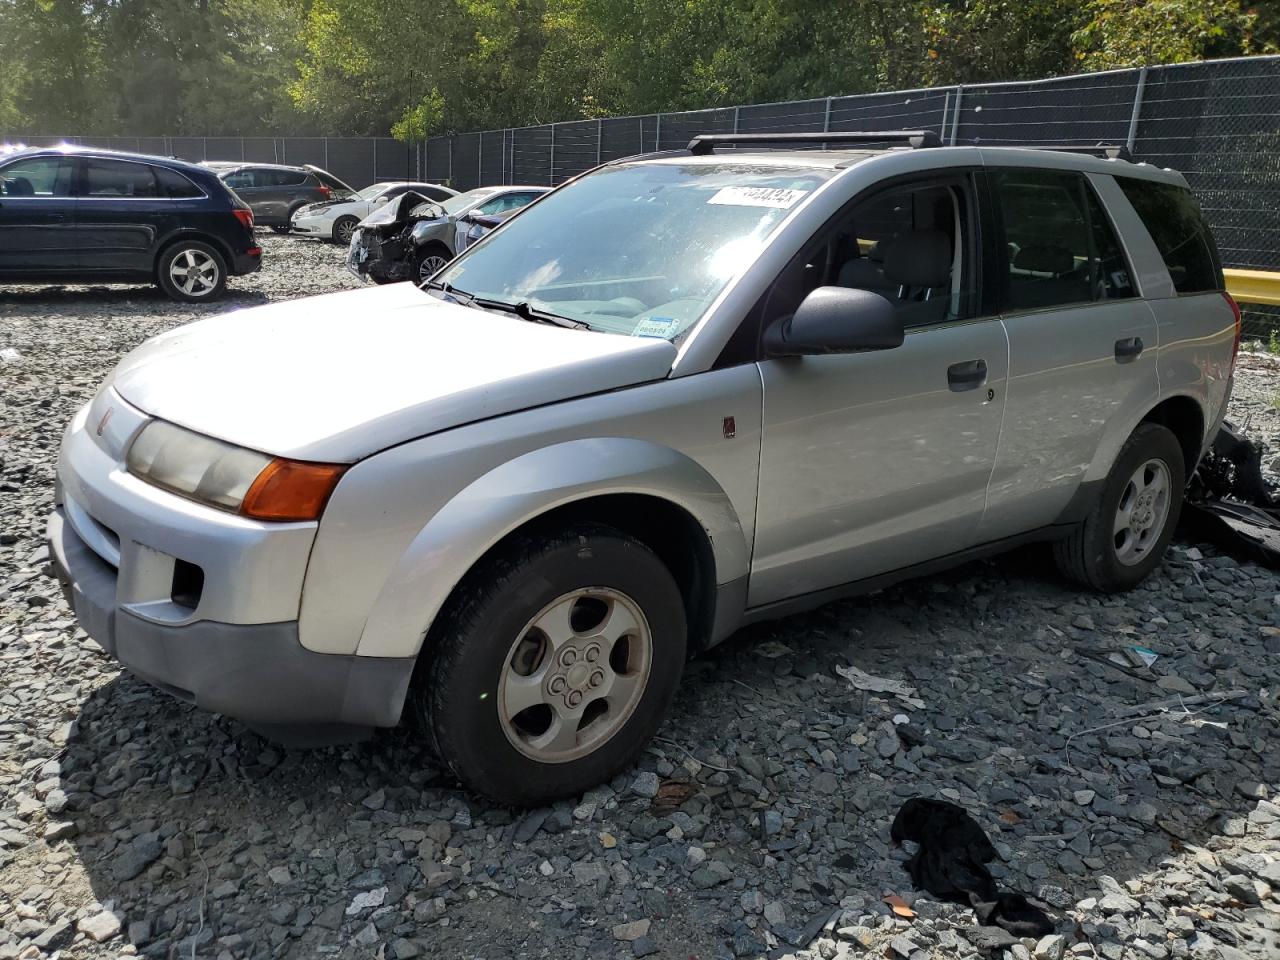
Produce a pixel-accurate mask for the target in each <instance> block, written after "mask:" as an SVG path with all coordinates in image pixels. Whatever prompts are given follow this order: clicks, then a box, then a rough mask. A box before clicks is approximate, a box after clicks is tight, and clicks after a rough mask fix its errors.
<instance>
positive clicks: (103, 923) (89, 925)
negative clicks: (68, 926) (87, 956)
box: [76, 910, 120, 943]
mask: <svg viewBox="0 0 1280 960" xmlns="http://www.w3.org/2000/svg"><path fill="white" fill-rule="evenodd" d="M76 929H77V930H79V931H80V932H81V933H83V934H85V935H86V936H88V937H90V938H91V939H92V940H93V942H94V943H104V942H106V941H107V940H110V939H111V938H112V937H115V936H117V935H119V933H120V918H119V917H117V916H116V915H115V914H114V913H109V912H108V911H106V910H103V911H102V912H101V913H95V914H94V915H93V916H90V917H85V918H84V919H83V920H81V921H80V922H79V923H78V924H76Z"/></svg>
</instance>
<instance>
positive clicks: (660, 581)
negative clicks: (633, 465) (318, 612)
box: [410, 524, 686, 806]
mask: <svg viewBox="0 0 1280 960" xmlns="http://www.w3.org/2000/svg"><path fill="white" fill-rule="evenodd" d="M584 588H591V589H607V590H611V591H616V592H617V593H620V594H622V595H625V596H626V597H627V598H628V599H629V600H631V601H632V602H633V603H634V604H635V606H636V607H637V608H638V609H639V610H640V611H641V612H642V614H643V619H644V620H645V621H646V623H647V625H648V627H649V630H650V634H651V637H652V643H651V655H650V657H649V660H648V662H649V667H648V679H647V681H646V682H645V683H644V684H643V687H642V688H641V690H640V691H639V692H638V693H637V694H636V697H637V698H638V699H636V700H635V701H633V702H634V707H633V708H632V710H631V712H630V713H629V715H626V716H625V718H620V719H619V721H617V722H618V726H617V727H616V729H615V730H614V731H613V732H612V733H611V734H610V735H609V737H608V739H605V740H604V741H603V742H602V743H600V744H599V745H598V746H597V747H595V748H594V749H593V750H591V752H588V753H586V754H585V755H584V756H581V757H578V758H575V759H567V760H563V761H558V762H543V761H540V760H538V759H535V758H533V757H531V756H527V755H526V754H525V753H524V752H522V751H521V750H520V749H517V747H516V746H515V745H514V744H513V742H512V740H511V738H510V736H509V735H508V733H507V729H508V726H509V725H508V724H507V723H506V722H505V721H504V720H503V718H502V716H501V713H500V706H499V699H500V697H501V696H502V694H501V689H500V688H501V681H502V678H503V677H504V676H505V675H507V670H508V666H509V660H508V658H509V657H510V656H511V651H512V648H513V645H514V644H515V642H516V640H517V639H518V638H519V637H520V636H521V633H522V631H523V630H524V629H525V628H526V625H528V624H529V623H530V622H531V621H532V620H533V619H534V618H535V617H536V616H537V615H538V614H539V611H543V610H544V609H546V608H547V607H548V605H549V604H554V602H556V601H557V600H558V599H559V598H563V597H564V596H565V595H566V594H570V593H572V592H573V591H575V590H579V589H584ZM575 629H577V628H575ZM588 635H590V629H589V628H588V629H587V630H584V631H583V632H582V633H581V634H575V635H574V636H575V639H576V637H578V636H588ZM685 647H686V625H685V615H684V604H683V602H682V599H681V596H680V591H679V589H678V588H677V586H676V583H675V580H674V579H673V578H672V576H671V573H670V571H669V570H668V569H667V568H666V566H665V565H664V564H663V563H662V561H661V560H659V559H658V557H657V556H656V555H655V554H654V553H653V551H651V550H650V549H649V548H648V547H646V546H645V545H644V544H643V543H641V542H640V541H639V540H636V539H635V538H633V537H630V536H627V535H626V534H624V533H622V532H621V531H619V530H616V529H613V528H612V527H606V526H602V525H598V524H577V525H575V526H573V527H571V528H569V529H567V530H565V531H564V532H562V533H559V534H556V535H553V536H548V537H544V538H537V539H533V538H521V539H519V540H517V541H516V542H513V543H512V544H511V545H510V546H509V547H508V548H507V549H505V550H503V551H502V553H501V554H500V555H497V556H495V557H493V558H492V559H490V560H488V561H486V562H484V563H483V564H481V565H480V566H479V567H477V568H476V570H474V571H472V572H471V573H470V574H468V576H467V578H466V580H464V582H463V583H462V584H461V585H460V586H459V588H458V590H457V591H455V593H454V596H453V597H452V598H451V599H450V601H449V603H448V604H447V606H446V608H445V610H444V611H443V612H442V615H441V617H440V619H439V620H438V621H437V623H436V625H435V626H434V627H433V628H432V630H431V632H430V634H429V635H428V637H427V641H426V645H425V646H424V648H423V654H422V656H421V657H420V658H419V669H418V672H417V676H416V677H415V683H414V687H413V691H412V693H411V698H410V710H411V712H412V714H413V716H414V719H415V720H416V721H417V722H418V723H419V725H420V726H421V728H422V729H423V730H425V731H426V732H427V734H428V737H429V739H430V741H431V744H432V746H433V747H434V749H435V751H436V753H437V755H438V756H439V757H440V759H441V760H443V761H444V762H445V763H446V764H447V765H448V766H449V767H450V769H451V770H452V771H453V773H454V774H455V775H456V776H457V777H458V779H459V780H461V781H462V782H463V783H464V784H466V785H467V786H468V787H469V788H471V789H472V790H474V791H475V792H477V793H479V794H482V795H484V796H486V797H489V798H490V799H493V800H496V801H498V802H500V803H508V804H515V805H521V806H525V805H531V804H538V803H542V802H545V801H548V800H552V799H555V798H558V797H567V796H576V795H578V794H580V793H582V791H584V790H586V789H587V788H589V787H592V786H594V785H596V784H598V783H601V782H603V781H605V780H608V779H609V778H611V777H612V776H613V775H614V774H616V773H617V772H618V771H619V770H621V769H623V768H624V767H626V766H627V765H628V764H630V763H631V762H632V761H633V760H634V759H635V758H636V757H637V756H638V755H639V753H640V751H641V750H642V749H643V748H644V745H645V744H646V743H647V742H648V740H649V738H650V737H651V736H653V734H654V732H655V731H656V730H657V729H658V726H659V724H660V723H661V722H662V719H663V717H664V715H665V714H666V712H667V709H668V707H669V706H670V705H671V700H672V698H673V697H674V695H675V691H676V687H677V686H678V684H679V682H680V674H681V672H682V670H683V668H684V660H685ZM551 666H552V667H554V666H555V661H552V662H551ZM590 696H591V695H590V694H588V697H587V702H586V703H584V705H583V709H584V710H588V709H590V708H589V707H588V706H587V703H589V702H590ZM600 702H601V704H603V703H604V700H603V698H602V699H601V701H600ZM510 726H511V727H512V728H514V725H510Z"/></svg>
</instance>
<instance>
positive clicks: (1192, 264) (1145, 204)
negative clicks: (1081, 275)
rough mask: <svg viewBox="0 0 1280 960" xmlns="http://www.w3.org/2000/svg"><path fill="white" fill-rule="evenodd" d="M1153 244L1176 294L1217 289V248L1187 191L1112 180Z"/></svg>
mask: <svg viewBox="0 0 1280 960" xmlns="http://www.w3.org/2000/svg"><path fill="white" fill-rule="evenodd" d="M1116 183H1118V184H1120V189H1121V190H1123V191H1124V195H1125V196H1126V197H1128V198H1129V202H1130V203H1131V204H1133V208H1134V209H1135V210H1136V211H1138V216H1139V217H1141V218H1142V222H1143V224H1145V225H1146V228H1147V232H1149V233H1150V234H1151V239H1152V240H1154V241H1155V243H1156V248H1157V249H1158V250H1159V251H1160V256H1161V257H1162V258H1163V259H1164V265H1165V266H1166V267H1167V268H1168V270H1169V276H1170V278H1171V279H1172V280H1173V288H1174V289H1175V290H1177V291H1178V293H1201V292H1203V291H1206V290H1221V289H1222V276H1221V273H1220V268H1219V266H1218V249H1217V247H1216V245H1215V244H1214V242H1213V235H1212V234H1211V233H1210V232H1209V225H1208V224H1207V223H1205V220H1204V214H1203V213H1201V212H1200V205H1199V204H1198V203H1196V199H1195V197H1193V196H1192V195H1191V191H1190V190H1188V189H1186V188H1185V187H1177V186H1174V185H1173V184H1169V183H1156V182H1154V181H1151V180H1138V179H1135V178H1133V177H1116Z"/></svg>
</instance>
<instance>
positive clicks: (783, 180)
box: [435, 163, 831, 340]
mask: <svg viewBox="0 0 1280 960" xmlns="http://www.w3.org/2000/svg"><path fill="white" fill-rule="evenodd" d="M830 176H831V173H830V171H824V170H815V169H811V168H802V167H781V166H773V165H766V164H760V165H755V166H749V165H747V164H743V163H725V164H714V163H688V164H675V163H638V164H628V165H626V166H620V167H606V168H604V169H602V170H599V171H597V172H596V173H593V174H591V175H590V176H587V177H584V178H583V179H582V180H579V181H578V182H577V183H574V184H573V185H571V186H569V187H566V188H565V189H563V190H560V191H559V192H557V193H553V194H550V195H549V196H547V197H546V198H544V199H542V200H541V201H540V202H538V203H537V204H535V205H534V206H532V207H530V208H529V209H528V210H526V211H525V212H523V213H521V214H520V216H518V217H516V218H515V219H513V220H512V221H511V222H510V223H508V224H506V225H504V226H503V228H502V229H501V230H499V231H497V232H496V233H494V234H493V235H492V236H491V237H488V238H486V239H485V240H484V241H483V242H481V243H478V244H477V245H476V246H475V247H473V248H471V249H470V250H468V251H467V252H466V254H465V255H463V256H462V257H461V258H459V259H458V260H456V261H455V262H454V264H453V265H452V266H450V267H448V268H446V269H445V270H444V271H443V272H442V273H440V274H439V275H438V276H437V277H436V278H435V279H436V281H438V282H439V283H442V284H449V285H450V286H451V287H453V288H455V289H456V290H457V291H459V292H460V293H462V292H465V293H466V294H469V295H472V296H475V297H479V298H483V299H486V300H497V301H502V302H504V303H508V304H516V303H527V304H529V305H530V306H531V307H533V308H534V309H537V310H541V311H545V312H548V313H555V314H558V315H559V316H561V317H567V318H568V319H570V320H575V321H578V322H580V323H584V324H586V325H587V326H589V327H591V328H592V329H595V330H602V331H606V332H609V333H620V334H627V335H631V336H640V337H661V338H663V339H668V340H670V339H674V338H676V337H678V336H680V335H681V334H682V333H684V332H685V331H686V330H688V329H689V328H690V327H691V326H693V324H694V323H695V322H696V321H697V320H698V319H699V318H700V317H701V316H702V314H703V313H704V312H705V311H706V309H707V308H708V307H709V306H710V305H711V302H712V301H713V300H714V299H715V298H716V297H717V296H718V295H719V294H720V292H721V291H722V290H723V289H724V288H725V286H726V285H727V284H728V283H729V281H730V280H731V279H733V277H734V276H735V275H736V274H737V273H738V272H739V271H740V270H741V269H742V268H743V267H744V266H745V265H746V264H748V263H750V262H751V261H752V260H753V259H754V258H755V256H756V254H757V253H758V252H759V251H760V250H761V249H762V248H763V246H764V243H765V240H766V238H767V237H768V236H769V234H770V233H772V232H773V230H774V228H775V227H777V225H778V224H779V223H780V222H781V221H782V219H783V218H784V217H785V216H786V215H787V213H788V211H789V210H791V209H793V208H795V207H796V206H797V205H798V204H799V203H801V202H802V201H803V200H804V199H805V197H806V196H807V195H808V194H809V193H811V192H812V191H813V190H815V189H817V188H818V187H819V186H820V185H821V184H822V183H823V182H824V181H825V180H826V179H828V178H829V177H830Z"/></svg>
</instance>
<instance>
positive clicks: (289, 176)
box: [265, 170, 307, 187]
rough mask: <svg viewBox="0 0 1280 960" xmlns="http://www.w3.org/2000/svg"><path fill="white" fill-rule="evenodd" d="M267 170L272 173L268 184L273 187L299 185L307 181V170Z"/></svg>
mask: <svg viewBox="0 0 1280 960" xmlns="http://www.w3.org/2000/svg"><path fill="white" fill-rule="evenodd" d="M265 172H266V173H268V174H269V175H270V179H269V180H268V181H267V186H271V187H297V186H301V185H302V184H304V183H306V182H307V172H306V171H305V170H269V171H265Z"/></svg>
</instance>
